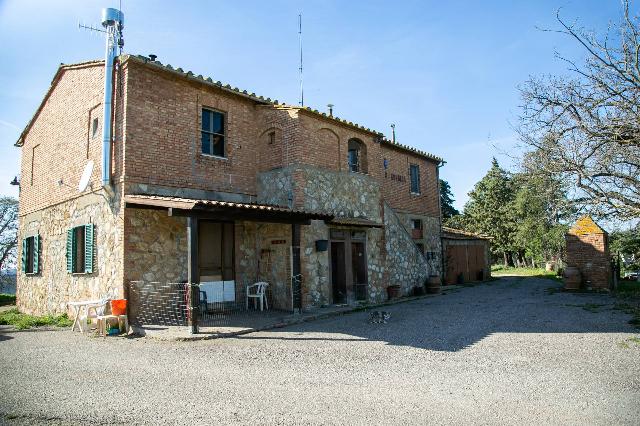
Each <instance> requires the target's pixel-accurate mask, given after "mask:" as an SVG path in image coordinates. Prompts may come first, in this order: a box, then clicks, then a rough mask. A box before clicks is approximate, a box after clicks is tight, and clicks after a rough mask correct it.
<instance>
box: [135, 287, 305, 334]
mask: <svg viewBox="0 0 640 426" xmlns="http://www.w3.org/2000/svg"><path fill="white" fill-rule="evenodd" d="M252 284H254V283H253V282H251V283H243V284H240V283H235V282H234V281H223V282H215V283H201V284H189V283H185V282H182V283H160V282H145V281H131V282H130V285H129V301H130V305H129V316H130V321H131V324H132V325H136V326H145V325H154V326H156V325H158V326H189V325H190V326H192V330H193V332H197V331H198V328H199V327H223V326H242V325H243V322H245V323H251V322H252V321H254V320H255V318H256V317H260V316H264V317H276V316H279V317H283V316H287V315H290V314H293V313H296V312H299V309H300V307H301V306H302V290H301V288H302V275H297V276H294V277H291V280H290V282H282V283H269V286H267V287H266V290H265V294H264V299H263V306H262V310H261V309H260V298H257V297H247V289H248V286H250V285H252ZM252 290H253V289H252ZM251 294H255V291H251ZM192 299H193V302H192Z"/></svg>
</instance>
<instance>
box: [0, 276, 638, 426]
mask: <svg viewBox="0 0 640 426" xmlns="http://www.w3.org/2000/svg"><path fill="white" fill-rule="evenodd" d="M558 286H559V284H557V283H555V282H554V281H549V280H541V279H535V278H526V279H522V278H502V279H500V280H498V281H493V282H490V283H488V284H483V285H478V286H476V287H471V288H464V289H459V290H452V291H451V292H449V293H448V294H445V295H443V296H441V297H435V298H426V299H422V300H419V301H414V302H409V303H403V304H398V305H394V306H390V307H388V308H386V309H387V310H388V311H390V312H391V321H390V323H389V324H380V325H376V324H369V323H368V321H367V320H368V313H366V312H360V313H355V314H350V315H345V316H341V317H336V318H332V319H327V320H321V321H316V322H311V323H305V324H301V325H296V326H291V327H287V328H283V329H278V330H274V331H269V332H260V333H252V334H248V335H244V336H239V337H236V338H229V339H218V340H209V341H196V342H161V341H155V340H151V339H144V338H135V339H134V338H130V339H127V338H107V339H102V338H89V337H85V336H82V335H80V334H79V333H73V334H72V333H70V332H68V331H66V330H65V331H42V330H39V331H26V332H14V331H10V330H8V329H6V328H4V329H0V362H1V363H2V374H1V375H0V423H2V422H5V423H15V424H30V425H31V424H39V423H53V424H119V423H127V424H131V423H133V424H159V423H164V424H221V423H253V424H265V423H267V424H293V423H296V424H426V423H439V424H444V423H447V424H450V423H463V424H469V423H473V424H496V423H499V424H504V423H509V424H513V423H516V422H517V423H527V424H528V423H530V424H580V425H582V424H638V423H640V344H637V343H635V342H633V341H630V340H628V339H630V338H632V337H638V336H640V332H639V331H638V330H635V329H633V328H632V327H631V326H630V325H629V324H627V321H628V320H629V316H628V315H626V314H624V313H623V312H621V311H618V310H614V309H612V308H613V305H614V303H615V300H614V299H613V298H612V297H610V296H607V295H591V294H589V295H585V294H566V293H553V292H550V291H548V289H549V288H550V287H556V288H557V287H558ZM585 304H595V305H602V306H595V307H594V306H592V305H590V307H591V309H592V310H596V312H591V311H589V310H585V309H583V306H584V305H585ZM575 305H577V306H575Z"/></svg>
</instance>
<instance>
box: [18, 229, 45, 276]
mask: <svg viewBox="0 0 640 426" xmlns="http://www.w3.org/2000/svg"><path fill="white" fill-rule="evenodd" d="M20 260H21V262H22V272H24V273H25V274H37V273H38V272H40V236H39V235H34V236H31V237H27V238H25V239H23V240H22V256H21V259H20Z"/></svg>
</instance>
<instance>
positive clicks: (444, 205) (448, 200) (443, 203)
mask: <svg viewBox="0 0 640 426" xmlns="http://www.w3.org/2000/svg"><path fill="white" fill-rule="evenodd" d="M454 201H455V199H454V198H453V193H452V192H451V186H450V185H449V182H447V181H446V180H444V179H440V207H441V209H442V219H443V220H447V219H449V218H451V217H452V216H457V215H459V214H460V212H459V211H458V210H457V209H456V208H455V207H453V202H454Z"/></svg>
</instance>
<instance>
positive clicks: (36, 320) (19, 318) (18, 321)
mask: <svg viewBox="0 0 640 426" xmlns="http://www.w3.org/2000/svg"><path fill="white" fill-rule="evenodd" d="M71 323H72V321H71V320H70V319H69V318H68V317H67V314H62V315H44V316H41V317H39V316H34V315H27V314H23V313H21V312H20V311H18V309H16V308H14V309H9V310H8V311H5V312H2V313H0V325H12V326H14V327H15V328H17V329H18V330H26V329H28V328H31V327H41V326H44V325H51V326H56V327H69V326H71Z"/></svg>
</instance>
